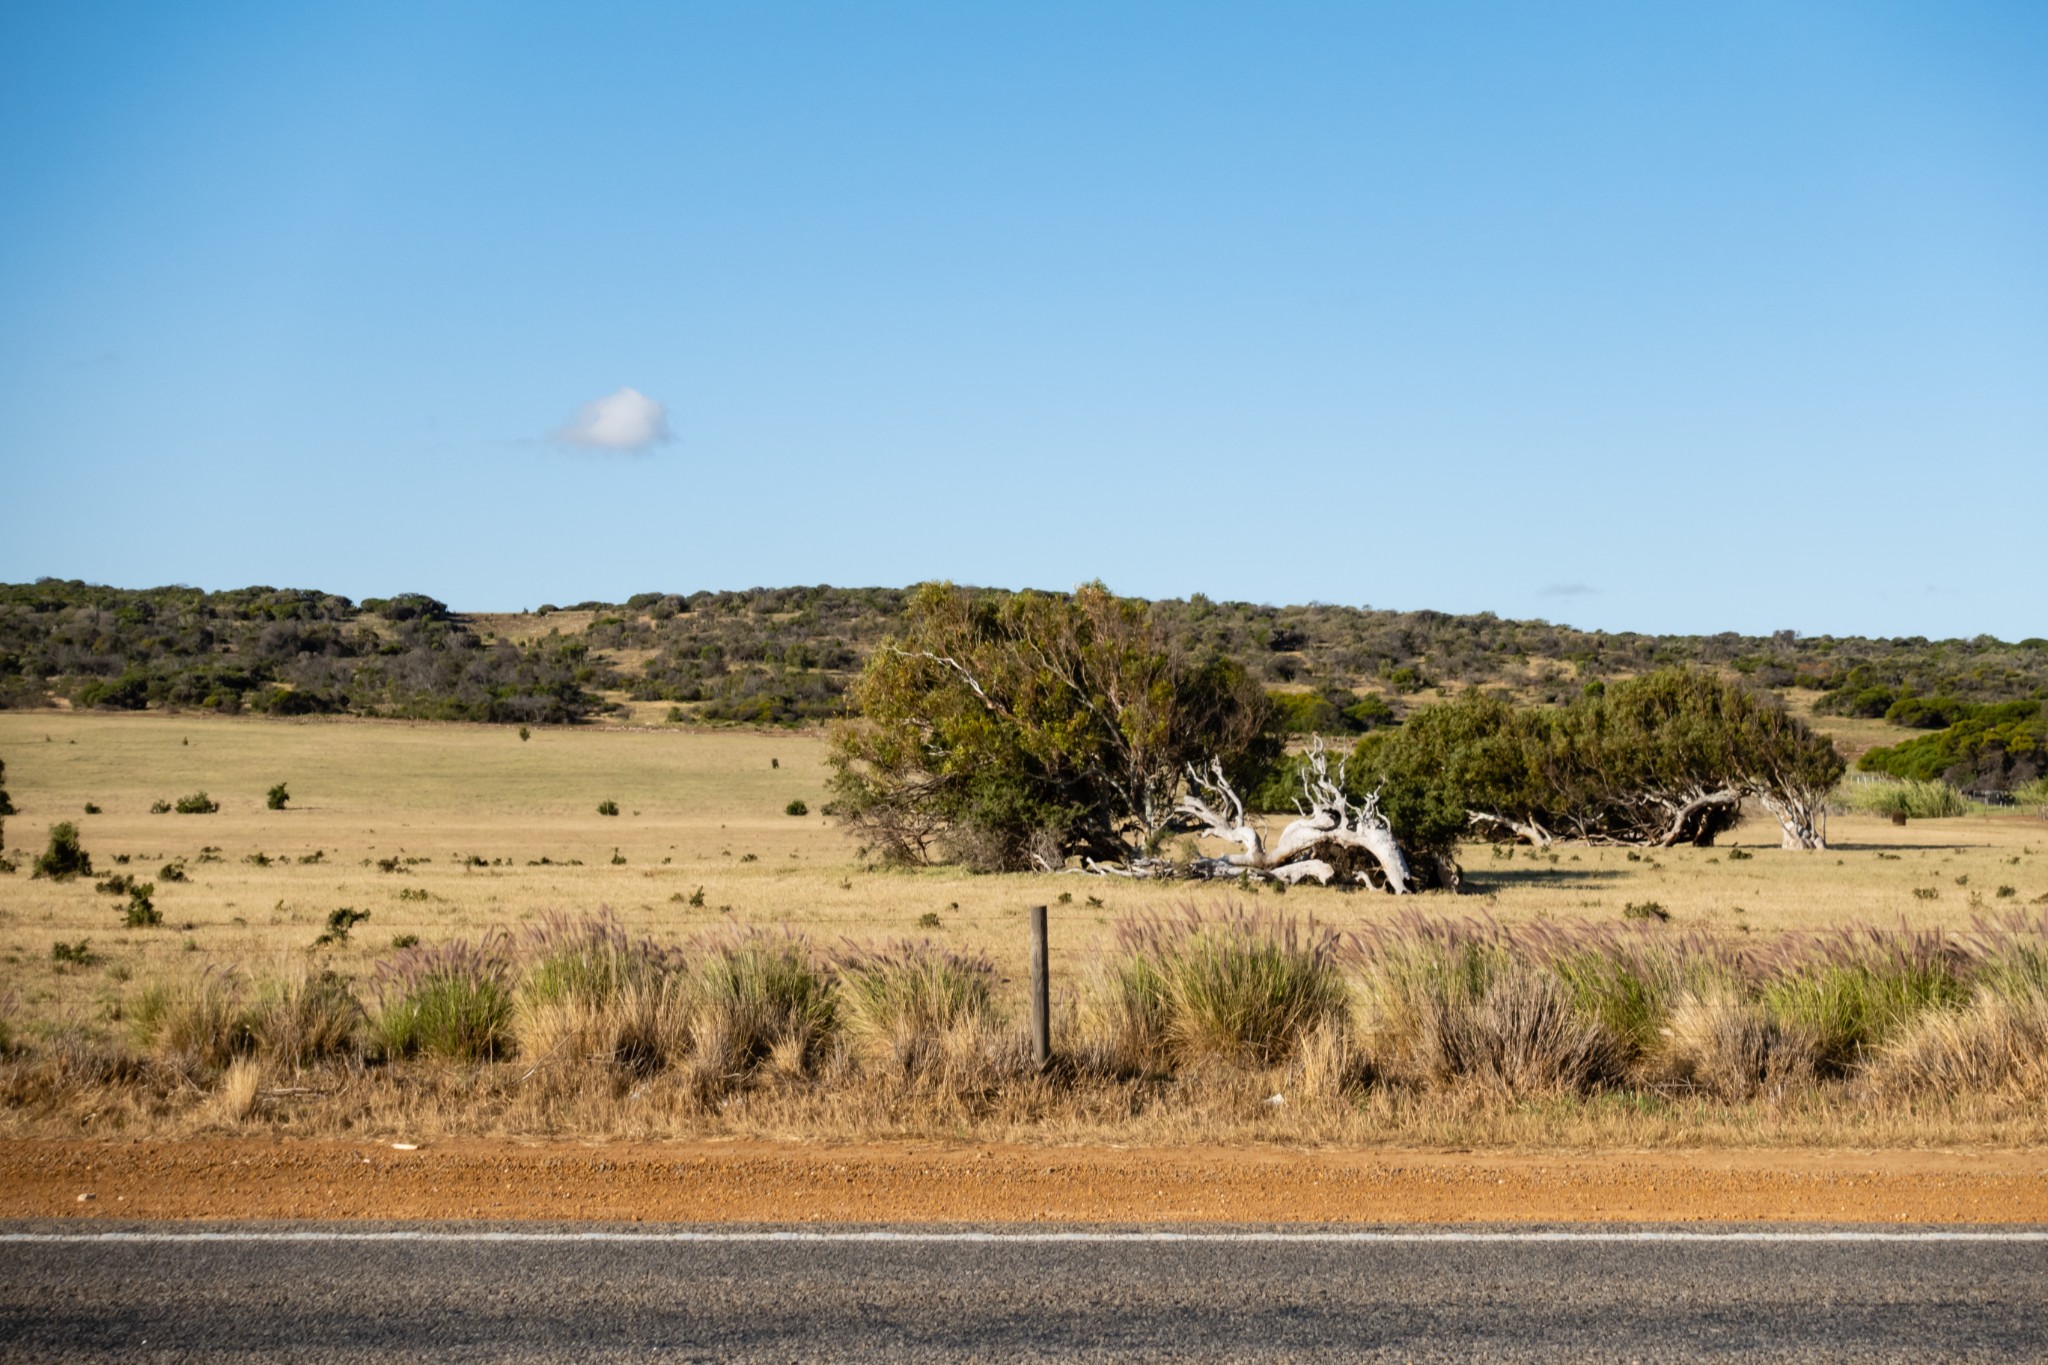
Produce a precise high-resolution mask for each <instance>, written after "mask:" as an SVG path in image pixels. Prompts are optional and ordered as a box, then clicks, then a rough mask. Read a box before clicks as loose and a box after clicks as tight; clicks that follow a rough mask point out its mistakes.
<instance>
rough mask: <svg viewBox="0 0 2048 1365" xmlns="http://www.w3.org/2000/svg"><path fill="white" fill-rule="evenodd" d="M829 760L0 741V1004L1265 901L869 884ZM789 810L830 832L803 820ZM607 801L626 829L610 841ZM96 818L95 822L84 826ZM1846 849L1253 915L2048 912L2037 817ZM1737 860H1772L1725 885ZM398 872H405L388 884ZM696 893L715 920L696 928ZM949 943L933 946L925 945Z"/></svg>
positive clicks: (707, 742)
mask: <svg viewBox="0 0 2048 1365" xmlns="http://www.w3.org/2000/svg"><path fill="white" fill-rule="evenodd" d="M824 752H825V746H824V741H823V739H822V738H821V737H820V736H818V735H816V734H792V733H769V734H763V733H746V732H734V731H706V730H683V729H666V730H651V731H640V730H626V729H617V728H606V729H597V728H592V729H573V730H572V729H535V730H534V731H533V732H532V738H531V739H530V740H527V741H521V740H520V738H519V736H518V733H517V732H516V731H515V730H513V729H509V728H499V727H494V726H467V725H433V724H410V723H401V722H380V721H357V720H319V721H300V722H293V721H274V720H261V719H230V718H220V717H207V716H195V715H163V714H145V715H125V716H107V715H80V714H73V713H69V712H61V711H49V712H15V713H5V714H0V759H4V760H5V762H6V765H7V773H6V785H7V787H8V788H9V790H10V792H11V793H12V795H13V799H14V803H15V805H16V806H17V807H18V808H19V811H20V813H19V814H17V815H14V816H11V817H9V818H8V819H7V828H6V842H7V845H8V849H9V852H10V856H12V857H13V858H14V859H15V860H16V862H17V863H18V864H19V865H20V867H19V870H18V871H17V872H16V873H15V874H14V875H12V876H6V877H0V1001H7V1000H8V998H9V997H11V1004H9V1006H8V1007H9V1008H10V1009H11V1013H12V1015H13V1023H14V1026H15V1027H16V1028H17V1029H26V1030H30V1031H33V1030H35V1029H38V1028H41V1027H48V1026H52V1025H56V1024H60V1023H61V1024H64V1025H68V1026H85V1027H87V1028H89V1029H100V1028H112V1027H114V1026H116V1025H117V1022H118V1020H119V1018H120V1016H121V1012H122V1005H123V1002H124V1000H125V999H126V998H128V997H129V995H130V994H131V993H132V992H134V991H137V990H139V989H140V987H141V985H142V983H143V982H145V981H147V980H149V979H151V978H152V977H155V976H159V975H162V974H164V973H166V972H171V971H178V970H197V969H198V968H200V967H202V966H205V965H211V964H233V965H236V966H239V967H242V968H244V969H246V970H248V971H250V972H252V973H254V974H256V975H264V974H267V973H270V972H272V971H275V970H276V969H277V968H278V967H280V966H282V965H284V964H285V963H287V962H289V961H290V960H292V959H295V958H297V959H301V960H303V959H306V958H308V957H309V956H315V957H317V959H318V960H320V961H321V962H322V963H324V964H326V965H332V966H334V967H336V968H337V969H339V970H342V971H344V972H350V973H354V974H358V975H362V976H367V975H368V974H369V973H371V972H372V971H373V970H374V967H375V963H376V960H377V959H378V958H379V957H380V956H383V955H386V954H388V953H389V952H390V951H391V943H392V939H393V938H394V936H398V935H418V936H419V937H420V938H421V939H422V940H423V941H426V942H430V943H431V942H435V941H439V940H443V939H447V938H451V937H457V936H462V935H474V934H477V933H480V932H482V931H484V930H487V929H489V928H491V927H493V926H504V927H506V928H509V929H512V930H515V931H516V930H517V929H519V928H520V927H521V926H522V925H524V924H528V923H531V922H533V921H534V920H536V919H537V918H539V917H541V916H544V915H547V914H549V913H554V912H560V913H565V914H570V915H577V914H584V913H589V912H594V911H596V910H598V909H599V908H600V907H608V908H609V909H610V910H611V911H612V912H613V913H615V914H616V915H617V916H618V917H619V918H620V919H621V920H623V921H624V922H625V923H627V924H628V925H629V926H631V927H633V928H634V929H636V930H638V931H641V932H645V933H647V934H650V935H653V936H654V937H656V938H658V939H661V940H664V941H677V940H685V939H688V938H690V937H691V936H693V935H695V934H699V933H702V932H706V931H716V930H717V929H718V928H719V927H720V926H724V925H730V924H741V925H788V926H791V927H793V928H797V929H800V930H803V931H805V932H807V933H809V934H811V935H812V936H813V937H814V938H816V939H818V940H819V941H821V942H823V943H826V944H831V943H835V942H837V941H838V940H839V939H841V938H842V937H844V938H851V939H855V940H859V941H870V942H871V941H877V940H886V939H892V938H899V937H931V938H935V939H938V940H940V941H942V942H945V943H947V944H949V945H952V946H956V947H960V948H964V949H972V950H979V951H984V952H987V953H989V954H991V955H992V956H993V957H994V958H995V959H996V960H997V961H998V963H1000V964H1001V965H1002V966H1003V967H1004V968H1005V969H1006V970H1007V971H1009V972H1010V973H1011V974H1012V975H1014V974H1015V973H1016V971H1017V970H1019V969H1021V967H1022V964H1023V961H1024V951H1025V946H1026V945H1025V924H1026V920H1025V916H1024V911H1025V908H1026V907H1027V906H1029V905H1031V904H1034V903H1049V904H1051V905H1052V906H1053V914H1052V930H1053V936H1054V943H1053V947H1054V954H1055V962H1056V973H1057V974H1058V975H1060V976H1061V977H1063V978H1064V979H1066V980H1072V979H1074V975H1075V969H1076V968H1078V967H1080V966H1081V965H1083V963H1084V962H1085V960H1086V959H1088V958H1091V957H1093V956H1095V955H1097V954H1098V953H1100V952H1101V951H1102V950H1103V949H1104V948H1105V947H1106V946H1107V944H1108V942H1109V939H1110V935H1111V931H1112V926H1113V925H1114V923H1115V921H1116V919H1117V918H1118V917H1119V916H1121V915H1123V914H1126V913H1130V912H1146V911H1162V912H1170V911H1171V910H1172V909H1173V908H1174V907H1175V906H1177V905H1180V904H1185V903H1188V902H1190V901H1199V902H1211V901H1215V900H1219V899H1224V898H1230V897H1236V898H1240V899H1246V898H1249V897H1247V893H1245V892H1242V891H1239V890H1238V889H1237V888H1235V887H1229V886H1221V887H1209V886H1192V885H1189V884H1186V883H1181V884H1166V885H1159V884H1135V883H1130V882H1124V881H1118V880H1114V879H1108V878H1098V877H1086V876H1076V875H1065V876H1057V877H1054V876H1029V875H1017V876H993V877H992V876H974V875H970V874H968V873H965V872H962V871H958V870H954V869H924V870H917V871H902V870H889V869H880V868H872V867H869V866H868V865H866V864H865V863H864V861H863V860H862V859H861V858H860V856H859V853H858V850H857V849H856V848H855V847H854V846H853V844H852V843H851V842H850V841H849V840H848V839H847V838H846V837H845V836H844V835H843V834H841V833H840V831H839V830H838V829H837V828H836V827H835V826H834V825H833V824H832V823H831V822H830V821H828V820H827V819H826V818H825V817H824V816H822V815H821V814H820V813H819V808H820V807H821V806H822V805H823V804H824V801H825V790H824V778H825V768H824V762H823V760H824ZM280 781H282V782H285V783H287V784H288V786H289V788H290V791H291V802H290V805H289V807H288V808H287V809H285V810H282V811H271V810H268V809H266V808H265V804H264V794H265V792H266V791H267V790H268V789H269V787H270V786H271V784H273V783H275V782H280ZM202 789H203V790H205V791H206V792H208V793H209V794H211V795H212V796H213V797H214V798H215V799H216V800H218V801H219V802H220V803H221V809H220V811H219V813H218V814H214V815H178V814H162V815H153V814H151V813H150V805H151V803H152V802H154V801H157V800H160V799H161V800H173V801H174V800H175V799H176V798H178V797H180V796H183V795H186V794H187V793H190V792H193V791H196V790H202ZM793 799H796V800H802V801H803V802H805V803H806V804H807V805H808V806H809V808H810V813H809V814H808V815H806V816H801V817H796V816H790V815H787V814H785V813H784V809H785V807H786V806H787V805H788V803H789V802H790V801H791V800H793ZM605 800H611V801H616V802H617V803H618V806H619V810H620V813H619V814H618V815H617V816H612V817H608V816H603V815H600V814H599V813H598V809H597V808H598V804H599V803H600V802H601V801H605ZM87 802H92V803H94V804H96V805H98V806H99V807H100V808H101V813H100V814H97V815H87V814H84V806H85V804H86V803H87ZM60 820H71V821H73V822H75V823H76V824H77V825H78V826H79V828H80V830H81V833H82V841H83V843H84V846H85V848H86V849H87V851H88V852H89V853H90V854H91V855H92V859H93V865H94V868H95V872H96V874H98V875H105V874H107V873H111V872H124V873H128V874H130V875H132V876H134V877H136V878H137V879H138V880H144V881H154V882H156V892H155V900H156V905H157V907H158V908H159V909H160V910H161V911H162V913H163V916H164V925H163V926H162V927H161V928H154V929H126V928H123V927H122V924H121V909H122V905H123V902H122V901H120V900H119V899H117V898H115V897H113V896H109V895H103V894H99V893H97V892H96V891H95V890H94V888H93V879H91V878H80V879H77V880H73V881H69V882H64V883H57V882H52V881H48V880H31V878H30V876H29V867H28V865H29V859H30V857H32V855H33V854H34V853H35V852H38V851H40V850H41V848H42V847H43V845H44V842H45V839H46V836H47V831H48V829H49V827H50V826H51V825H54V824H55V823H57V822H58V821H60ZM1832 833H1833V836H1834V839H1835V841H1836V844H1837V846H1836V847H1835V848H1833V849H1831V850H1829V851H1827V852H1824V853H1794V852H1785V851H1782V850H1780V849H1779V848H1777V847H1776V843H1777V838H1776V829H1775V826H1773V825H1771V824H1770V823H1769V822H1768V821H1767V820H1764V819H1753V820H1751V821H1750V822H1749V823H1746V824H1745V825H1743V826H1742V827H1741V828H1739V829H1738V830H1737V831H1736V832H1735V835H1734V837H1733V838H1732V839H1731V840H1729V841H1727V842H1726V843H1724V845H1723V846H1722V847H1719V848H1715V849H1692V848H1684V849H1672V850H1663V851H1658V852H1656V853H1655V854H1653V855H1652V854H1644V855H1642V856H1641V858H1640V860H1632V859H1630V857H1629V856H1628V855H1627V854H1626V853H1625V852H1623V851H1622V850H1618V849H1592V848H1578V847H1570V846H1566V847H1561V848H1559V849H1558V850H1557V851H1556V852H1555V853H1554V854H1552V855H1543V856H1540V857H1538V856H1532V855H1531V853H1530V852H1528V851H1526V850H1521V851H1517V852H1516V853H1515V854H1514V856H1512V857H1502V856H1499V855H1497V854H1496V853H1494V852H1493V851H1491V850H1489V849H1488V848H1486V847H1484V846H1475V847H1472V848H1468V849H1466V850H1465V852H1464V855H1463V862H1464V866H1465V868H1466V871H1467V874H1468V883H1469V885H1470V887H1471V888H1472V891H1471V894H1466V895H1462V896H1457V897H1452V896H1449V895H1443V894H1433V895H1425V896H1419V897H1415V898H1412V899H1408V900H1402V899H1396V898H1393V897H1389V896H1384V895H1376V894H1370V893H1361V892H1343V891H1336V890H1325V889H1320V888H1313V887H1309V888H1299V889H1296V890H1294V891H1292V892H1289V893H1287V894H1286V895H1284V896H1281V895H1277V894H1276V893H1275V892H1274V891H1272V890H1271V889H1270V888H1269V889H1267V890H1265V891H1263V892H1261V893H1259V894H1258V895H1257V896H1256V898H1255V899H1256V901H1257V903H1258V904H1260V905H1261V906H1264V907H1267V908H1271V909H1278V910H1285V911H1288V912H1292V913H1295V914H1299V915H1313V916H1314V917H1315V918H1316V919H1318V920H1319V921H1322V922H1325V923H1329V924H1332V925H1335V926H1337V927H1339V928H1349V927H1354V926H1357V925H1360V924H1362V923H1365V922H1368V921H1371V920H1376V919H1384V918H1388V917H1392V916H1396V915H1400V914H1403V913H1407V912H1411V911H1419V912H1421V913H1423V914H1428V915H1491V916H1497V917H1499V918H1502V919H1506V920H1522V919H1532V918H1546V917H1547V918H1551V919H1560V920H1562V919H1574V918H1585V919H1595V920H1611V919H1615V918H1618V917H1620V916H1621V915H1622V914H1623V913H1624V910H1625V908H1626V907H1627V906H1629V905H1631V904H1636V905H1641V904H1643V903H1647V902H1654V903H1656V904H1657V905H1658V906H1660V907H1662V909H1663V910H1664V911H1666V912H1668V913H1669V914H1670V915H1671V916H1672V920H1673V922H1674V923H1675V924H1678V925H1699V926H1708V927H1712V928H1716V929H1720V930H1724V931H1727V932H1754V933H1772V932H1776V931H1782V930H1788V929H1790V930H1799V929H1822V928H1828V927H1833V926H1839V925H1846V924H1856V923H1880V924H1897V923H1899V922H1901V921H1904V922H1907V923H1910V924H1916V925H1926V924H1943V925H1949V926H1955V927H1966V926H1967V925H1968V924H1969V922H1970V921H1971V919H1972V918H1973V917H1974V916H1976V915H1978V914H1981V913H1990V912H2004V911H2010V910H2021V909H2023V910H2026V911H2028V912H2029V913H2032V914H2037V915H2038V914H2041V913H2044V912H2043V910H2042V908H2041V906H2042V904H2043V903H2044V898H2048V823H2044V822H2043V821H2042V820H2041V819H2040V818H2039V817H2038V816H2030V815H2023V814H2006V815H1993V816H1973V817H1967V818H1962V819H1955V820H1941V821H1916V822H1914V823H1912V824H1909V825H1907V826H1905V827H1903V828H1900V827H1894V826H1892V825H1890V824H1888V823H1883V822H1880V821H1877V820H1873V819H1868V818H1862V817H1837V818H1836V820H1835V821H1834V824H1833V829H1832ZM209 849H210V850H214V852H212V853H211V854H210V855H208V854H207V853H206V851H207V850H209ZM1731 849H1740V850H1741V851H1743V852H1746V853H1749V854H1751V855H1752V856H1750V857H1748V858H1746V859H1731V857H1730V850H1731ZM124 854H125V855H127V857H128V861H127V862H126V863H125V864H123V863H119V862H118V861H117V858H118V855H124ZM316 854H317V855H318V856H319V861H317V862H308V861H302V860H304V859H309V858H311V857H313V856H314V855H316ZM256 855H262V856H263V857H266V858H268V859H269V860H270V861H269V862H268V864H267V865H260V864H259V862H257V861H255V858H256ZM202 856H208V857H210V858H217V859H218V861H211V860H209V861H201V859H202ZM615 857H616V858H618V859H622V860H623V861H620V862H615V861H614V858H615ZM180 858H182V859H184V860H186V863H187V867H188V871H189V875H190V878H191V880H190V881H189V882H187V883H182V884H171V883H167V882H164V881H163V880H161V879H160V878H159V876H158V869H159V868H160V867H161V866H162V864H164V863H165V862H168V861H170V860H172V859H180ZM471 858H481V859H483V860H484V862H485V863H486V864H487V865H485V866H481V867H479V866H474V865H472V864H471V863H470V862H469V861H468V860H470V859H471ZM387 859H397V860H399V861H398V862H397V864H396V867H397V868H398V869H399V870H396V871H384V870H381V869H380V867H379V865H378V864H379V862H380V861H381V860H387ZM542 859H546V860H547V862H546V863H545V864H543V863H542V862H541V860H542ZM409 860H418V861H409ZM699 888H702V892H703V896H702V900H703V904H702V905H701V906H698V905H693V904H692V903H691V898H692V897H693V895H694V894H695V893H696V892H697V891H698V890H699ZM2002 888H2011V889H2010V891H2007V892H2005V893H2004V894H2001V889H2002ZM1916 890H1917V891H1920V892H1922V893H1923V894H1922V895H1916V894H1915V892H1916ZM1930 891H1931V892H1932V893H1933V895H1932V896H1926V895H1925V894H1924V893H1926V892H1930ZM1063 895H1064V896H1066V897H1067V900H1066V901H1064V902H1062V901H1061V900H1060V897H1061V896H1063ZM342 906H349V907H353V908H355V909H358V910H367V911H369V912H370V918H369V919H368V920H367V921H366V922H364V923H362V924H360V925H359V926H358V927H357V928H356V929H355V931H354V933H353V936H352V937H351V939H350V941H349V942H348V943H347V944H346V945H345V946H342V947H326V948H315V947H314V946H313V944H314V939H315V938H316V937H317V936H318V935H319V934H320V932H321V930H322V928H323V927H324V926H325V923H326V920H327V916H328V914H329V912H330V911H332V910H334V909H336V908H338V907H342ZM928 914H930V915H936V916H937V917H938V920H939V925H938V927H937V928H928V927H921V926H920V924H919V920H920V918H921V917H922V916H925V915H928ZM79 939H86V940H88V941H89V943H90V945H91V953H92V955H93V958H94V960H93V961H92V962H91V963H90V964H89V965H87V966H84V967H76V966H72V965H69V964H61V963H57V962H54V961H53V960H52V953H51V949H52V946H53V944H55V943H58V942H60V941H61V942H65V943H75V942H76V941H77V940H79Z"/></svg>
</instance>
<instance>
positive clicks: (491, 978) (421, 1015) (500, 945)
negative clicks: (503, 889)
mask: <svg viewBox="0 0 2048 1365" xmlns="http://www.w3.org/2000/svg"><path fill="white" fill-rule="evenodd" d="M512 972H513V968H512V951H511V945H510V943H509V942H508V941H507V940H506V939H505V938H504V936H503V935H496V934H494V935H491V936H489V937H486V938H484V939H483V940H481V941H480V942H478V943H470V942H469V941H467V940H465V939H455V940H451V941H450V942H448V943H444V944H441V945H440V946H438V947H433V948H426V947H411V948H406V949H403V950H402V951H400V952H399V953H398V954H397V955H396V956H394V957H392V958H391V959H389V960H388V961H386V962H384V963H383V964H382V965H381V966H379V968H378V970H377V975H376V978H375V982H374V985H375V988H376V992H377V1000H378V1007H377V1018H376V1032H377V1036H378V1040H379V1041H380V1042H381V1043H382V1044H383V1047H384V1050H385V1051H386V1052H387V1053H388V1054H389V1055H391V1056H394V1057H409V1056H413V1055H414V1054H417V1053H425V1054H427V1055H429V1056H436V1057H445V1058H449V1059H451V1060H454V1061H463V1062H476V1061H488V1060H491V1059H492V1058H495V1057H498V1056H501V1055H504V1054H506V1053H508V1052H509V1051H510V1050H511V1048H512V1032H511V1025H512V1009H513V990H512Z"/></svg>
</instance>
